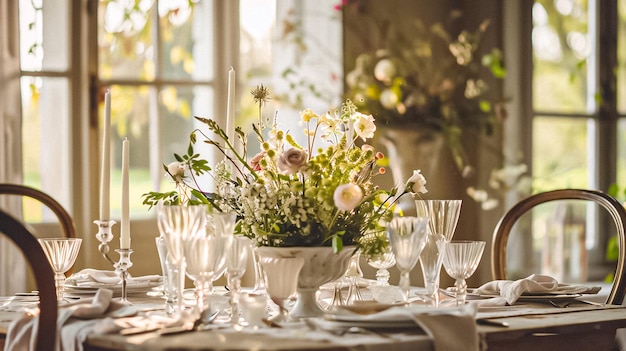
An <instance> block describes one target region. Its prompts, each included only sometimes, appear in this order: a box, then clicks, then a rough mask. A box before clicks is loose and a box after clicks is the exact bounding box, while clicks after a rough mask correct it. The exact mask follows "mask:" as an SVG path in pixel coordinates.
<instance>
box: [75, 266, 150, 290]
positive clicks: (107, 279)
mask: <svg viewBox="0 0 626 351" xmlns="http://www.w3.org/2000/svg"><path fill="white" fill-rule="evenodd" d="M161 280H162V278H161V276H160V275H145V276H140V277H131V276H130V275H129V276H128V278H127V279H126V283H127V284H129V285H141V286H144V285H145V286H149V285H150V284H151V283H158V282H160V281H161ZM121 281H122V278H121V277H120V276H119V275H118V274H117V272H115V271H108V270H99V269H92V268H86V269H83V270H81V271H80V272H76V273H74V274H72V275H71V276H70V277H68V278H67V280H66V281H65V283H66V284H68V285H75V286H97V285H98V284H106V285H116V284H120V283H121Z"/></svg>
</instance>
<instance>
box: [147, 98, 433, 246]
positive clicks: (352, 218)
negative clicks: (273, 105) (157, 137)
mask: <svg viewBox="0 0 626 351" xmlns="http://www.w3.org/2000/svg"><path fill="white" fill-rule="evenodd" d="M252 93H253V95H254V98H255V101H257V103H258V104H259V111H261V109H262V106H263V104H264V102H265V101H267V99H268V96H267V94H268V93H267V89H266V88H264V87H262V86H261V87H259V88H257V89H255V90H254V91H253V92H252ZM300 117H301V124H302V125H303V126H304V134H305V136H306V143H305V144H303V145H301V144H299V143H298V142H297V141H296V138H295V137H294V136H293V135H292V134H290V133H289V132H286V131H284V130H281V129H279V128H278V126H277V124H276V122H274V124H273V125H272V126H271V128H269V132H268V134H267V135H268V136H267V137H266V136H265V135H264V133H263V127H262V126H259V125H253V132H254V134H255V135H256V137H257V138H258V140H259V143H260V145H261V150H260V151H259V152H258V153H256V155H255V156H253V157H251V158H250V159H248V157H247V156H246V151H247V145H246V142H245V141H246V140H247V137H246V135H245V134H244V133H243V131H242V129H241V128H237V130H236V133H235V134H236V138H235V139H236V140H230V139H229V138H228V136H227V133H226V131H225V130H224V129H223V128H222V127H220V126H219V125H218V124H217V123H216V122H215V121H214V120H211V119H206V118H201V117H196V119H197V120H199V121H201V122H202V123H204V124H205V125H206V127H207V129H208V130H207V131H203V130H194V131H193V132H192V133H191V135H190V143H189V147H188V149H187V153H186V154H183V155H178V154H176V155H174V156H175V158H176V162H173V163H170V164H169V165H164V166H163V167H164V169H165V171H166V172H167V174H168V175H169V176H170V177H171V178H172V179H173V181H174V183H175V186H176V189H175V190H173V191H171V192H164V193H159V192H151V193H148V194H144V204H147V205H149V206H153V205H155V204H156V203H158V202H159V201H164V202H167V203H189V204H194V203H208V204H210V205H211V206H212V207H213V208H214V209H216V210H218V211H232V212H235V213H237V214H238V216H239V221H238V224H237V228H236V231H237V232H238V233H240V234H243V235H246V236H249V237H251V238H253V239H255V240H256V242H257V245H259V246H274V247H282V246H332V248H333V249H334V251H335V252H339V251H341V250H342V248H343V246H344V245H357V246H359V247H361V249H362V250H363V252H364V253H366V254H375V253H379V252H381V251H382V250H383V249H384V248H385V247H386V245H388V242H387V240H386V238H385V237H384V235H381V234H382V233H383V229H384V227H383V226H384V222H385V221H386V220H389V219H390V218H391V217H392V216H393V211H394V203H395V202H396V201H397V199H398V198H399V197H400V196H402V195H404V194H407V193H425V192H426V188H425V184H426V180H425V179H424V177H423V176H422V174H421V173H420V172H419V171H414V172H413V175H412V176H411V177H410V178H409V179H408V181H407V182H406V183H405V184H404V185H401V186H397V187H394V188H393V189H391V190H389V191H387V190H383V189H379V188H378V187H377V186H376V185H375V184H374V182H373V181H372V178H373V177H375V176H376V175H377V174H380V173H383V172H384V169H381V168H379V167H378V166H377V165H376V163H377V160H378V159H380V158H382V157H384V156H383V154H382V153H380V152H377V151H376V150H375V149H374V147H372V146H370V145H368V144H367V143H366V142H367V140H368V139H370V138H372V137H373V136H374V132H375V131H376V125H375V123H374V118H373V117H372V116H371V115H366V114H362V113H360V112H358V111H357V107H356V106H355V105H354V104H353V103H352V102H351V101H350V100H347V101H346V102H345V103H344V104H343V105H342V107H341V109H338V110H336V111H330V112H328V113H325V114H322V115H319V114H317V113H315V112H313V111H312V110H310V109H306V110H304V111H302V112H301V113H300ZM212 135H215V137H212ZM199 138H201V139H202V142H204V143H208V144H211V145H214V146H215V147H217V148H218V150H220V151H221V153H222V154H223V155H224V156H225V161H224V162H221V163H219V164H217V165H215V166H214V167H211V166H210V165H209V164H208V162H207V161H206V160H204V159H202V158H201V157H200V155H199V154H197V153H196V152H195V151H194V145H195V144H196V143H197V142H199V141H200V140H199ZM236 142H237V143H241V144H242V146H243V148H242V150H243V152H238V151H237V150H238V149H239V148H238V147H237V146H238V145H236V144H235V143H236ZM316 142H323V143H324V145H325V146H324V147H317V146H316ZM359 143H361V145H360V146H359V145H358V144H359ZM204 173H211V174H212V176H213V178H214V179H215V183H216V184H215V189H216V190H215V191H214V192H212V193H210V194H209V193H207V192H206V191H204V189H202V186H201V184H199V182H198V176H200V175H202V174H204Z"/></svg>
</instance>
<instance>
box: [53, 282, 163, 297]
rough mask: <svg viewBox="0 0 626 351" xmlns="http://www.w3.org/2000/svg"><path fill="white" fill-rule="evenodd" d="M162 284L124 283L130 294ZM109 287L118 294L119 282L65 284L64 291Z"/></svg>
mask: <svg viewBox="0 0 626 351" xmlns="http://www.w3.org/2000/svg"><path fill="white" fill-rule="evenodd" d="M161 285H163V283H162V282H159V281H155V282H140V283H137V284H128V285H126V292H127V293H130V294H136V293H146V292H149V291H152V290H153V289H154V288H157V287H159V286H161ZM101 288H102V289H109V290H113V293H115V294H118V293H121V292H122V285H121V284H115V285H113V284H101V283H93V284H89V285H74V284H65V292H67V293H71V294H94V293H96V292H97V291H98V289H101Z"/></svg>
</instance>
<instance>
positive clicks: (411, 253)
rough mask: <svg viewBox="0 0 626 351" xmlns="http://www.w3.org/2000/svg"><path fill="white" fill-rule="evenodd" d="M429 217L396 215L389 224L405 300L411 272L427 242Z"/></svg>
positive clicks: (388, 227) (389, 232)
mask: <svg viewBox="0 0 626 351" xmlns="http://www.w3.org/2000/svg"><path fill="white" fill-rule="evenodd" d="M427 224H428V218H427V217H412V216H410V217H395V218H393V219H392V220H391V221H390V222H389V223H388V224H387V235H388V236H389V242H390V243H391V249H392V251H393V254H394V256H395V258H396V267H398V269H399V270H400V284H399V286H400V290H402V295H403V297H404V300H405V301H408V299H409V288H410V285H411V281H410V277H409V273H410V272H411V270H412V269H413V268H414V267H415V265H416V264H417V261H418V259H419V257H420V253H421V252H422V249H423V248H424V244H425V243H426V237H427V234H428V230H427Z"/></svg>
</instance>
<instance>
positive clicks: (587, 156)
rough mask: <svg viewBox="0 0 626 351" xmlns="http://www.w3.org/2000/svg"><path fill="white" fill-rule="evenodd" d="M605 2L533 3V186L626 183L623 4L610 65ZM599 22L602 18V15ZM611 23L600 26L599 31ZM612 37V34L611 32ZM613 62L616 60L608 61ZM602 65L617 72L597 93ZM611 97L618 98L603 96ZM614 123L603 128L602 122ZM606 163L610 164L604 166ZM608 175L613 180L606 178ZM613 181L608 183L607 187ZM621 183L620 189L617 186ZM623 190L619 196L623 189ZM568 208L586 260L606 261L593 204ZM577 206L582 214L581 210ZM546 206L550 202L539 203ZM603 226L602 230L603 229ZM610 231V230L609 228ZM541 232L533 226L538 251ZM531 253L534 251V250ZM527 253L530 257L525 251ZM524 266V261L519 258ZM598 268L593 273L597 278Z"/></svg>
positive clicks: (557, 0)
mask: <svg viewBox="0 0 626 351" xmlns="http://www.w3.org/2000/svg"><path fill="white" fill-rule="evenodd" d="M609 3H610V1H594V0H536V1H534V5H533V8H532V23H533V27H532V47H533V52H532V72H533V75H532V108H533V116H532V139H531V140H532V172H533V191H534V192H543V191H548V190H553V189H558V188H588V189H598V190H603V191H609V188H611V190H610V191H611V192H613V193H614V195H617V196H618V197H620V196H619V194H618V192H617V191H615V186H616V185H615V184H614V183H615V182H617V183H618V184H620V183H621V184H622V187H625V186H626V158H625V157H626V134H625V132H626V128H625V126H626V46H625V45H624V44H625V43H626V25H625V24H624V23H625V21H624V20H625V19H626V1H624V0H617V8H618V11H617V12H618V14H617V17H616V18H615V19H614V20H613V21H614V22H613V23H616V27H617V43H609V45H617V58H616V62H617V67H615V68H614V69H613V68H607V67H610V66H611V64H610V62H612V61H611V60H613V59H614V58H611V57H608V55H603V54H601V53H602V50H605V51H607V52H611V50H607V48H603V47H599V45H598V43H599V37H600V35H601V34H602V33H601V32H600V31H601V27H600V26H601V23H599V21H598V20H597V18H599V15H598V14H599V13H606V11H607V8H603V7H604V6H609ZM603 20H604V19H603ZM607 27H608V28H610V27H611V26H605V27H603V28H607ZM608 37H609V38H611V37H612V36H610V35H609V36H608ZM613 66H614V65H613ZM601 69H608V70H614V71H611V72H609V73H610V74H616V75H617V84H616V88H615V91H602V89H601V88H599V87H600V86H603V87H605V88H604V89H606V86H607V85H605V84H602V82H601V78H600V77H601V75H602V72H601ZM611 94H615V96H616V99H615V101H616V103H615V104H613V105H611V102H610V101H604V100H603V98H602V97H603V96H610V95H611ZM607 120H608V123H614V124H611V125H612V126H613V127H609V128H606V127H605V126H603V124H602V123H601V121H607ZM607 140H614V141H615V144H614V145H615V146H614V147H615V149H607V145H612V144H611V143H608V142H606V141H607ZM606 162H609V163H611V164H615V165H616V167H615V168H613V167H609V166H607V165H606ZM607 179H610V180H611V181H607ZM611 184H613V185H611ZM618 188H619V187H618ZM623 191H624V190H621V193H620V194H621V197H622V201H624V200H625V199H624V195H625V194H626V193H624V192H623ZM568 206H571V207H568V210H567V211H569V213H571V214H576V216H578V217H580V218H575V219H574V220H576V221H582V222H585V221H586V226H585V227H586V228H587V229H586V232H585V235H584V238H583V239H580V240H582V243H581V244H583V245H584V246H585V247H586V249H587V251H588V254H589V263H590V266H591V265H596V266H602V265H604V264H605V262H606V257H605V248H606V246H607V242H608V240H609V237H608V235H602V234H599V233H603V232H604V231H603V230H602V229H601V227H599V226H600V225H603V224H602V223H599V222H598V213H596V212H597V211H598V208H597V207H587V209H586V210H585V207H584V206H585V205H568ZM581 207H582V211H581ZM543 208H546V209H547V208H548V207H543ZM542 218H545V214H542V213H537V214H536V215H535V216H533V225H532V227H533V228H537V227H543V228H546V227H548V224H547V223H543V224H542V225H538V224H537V223H536V222H537V221H541V220H542ZM605 229H606V228H605ZM611 230H612V231H611V233H614V231H613V228H612V227H611ZM543 235H548V234H547V232H545V233H543V234H539V233H537V232H535V231H533V236H532V237H533V245H532V246H533V247H534V249H533V250H534V252H535V254H536V252H537V250H538V248H540V247H541V245H542V244H541V243H542V242H546V239H545V238H543ZM533 255H534V254H533ZM527 257H531V255H530V254H529V255H527ZM522 264H523V263H522ZM601 277H602V273H601V272H597V274H594V271H593V270H590V278H592V279H595V278H601Z"/></svg>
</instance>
